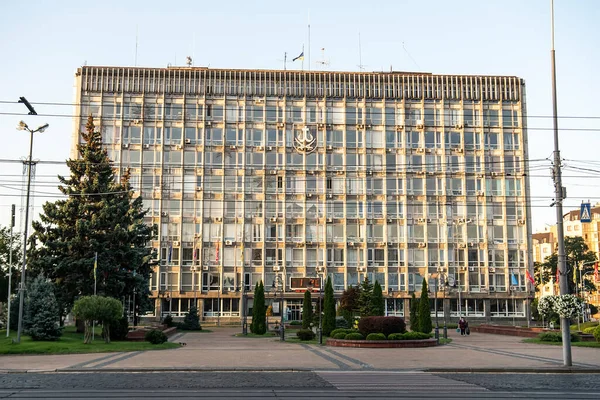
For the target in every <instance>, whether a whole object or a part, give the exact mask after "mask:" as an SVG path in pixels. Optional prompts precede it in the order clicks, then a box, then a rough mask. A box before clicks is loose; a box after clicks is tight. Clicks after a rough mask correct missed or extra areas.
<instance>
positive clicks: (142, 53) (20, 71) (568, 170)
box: [0, 0, 600, 232]
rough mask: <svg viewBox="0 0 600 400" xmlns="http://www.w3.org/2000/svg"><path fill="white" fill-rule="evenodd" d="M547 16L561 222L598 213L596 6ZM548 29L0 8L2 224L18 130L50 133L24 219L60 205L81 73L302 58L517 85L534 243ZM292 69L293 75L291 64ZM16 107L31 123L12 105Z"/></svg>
mask: <svg viewBox="0 0 600 400" xmlns="http://www.w3.org/2000/svg"><path fill="white" fill-rule="evenodd" d="M554 7H555V48H556V73H557V91H558V115H559V129H560V148H561V157H562V158H563V160H564V161H563V166H564V170H563V185H564V186H566V188H567V196H568V198H567V199H566V200H565V201H564V207H565V208H564V212H565V213H566V212H567V211H569V210H571V209H575V208H578V207H579V204H580V203H581V202H582V200H590V201H591V202H592V203H596V202H600V159H599V158H598V157H597V154H598V151H597V148H598V147H599V146H600V112H599V106H600V104H599V103H598V101H597V99H598V97H597V93H600V75H599V74H598V70H599V66H600V55H599V53H598V49H599V46H598V45H599V44H600V25H598V24H597V21H598V20H600V2H599V1H597V0H556V1H555V5H554ZM550 20H551V18H550V0H527V1H522V0H486V1H481V0H463V1H446V0H420V1H406V0H394V1H380V2H369V3H367V2H365V1H355V0H346V1H311V0H308V1H303V2H287V1H281V0H279V1H260V0H255V1H253V2H251V1H220V2H204V1H202V2H198V1H184V0H182V1H178V2H174V3H168V2H166V3H165V2H164V1H161V2H158V1H154V0H145V1H123V0H120V1H114V0H104V1H102V2H82V1H67V0H56V1H53V2H47V1H42V0H29V1H26V2H16V1H9V0H0V59H1V60H2V62H0V137H2V143H3V145H2V146H0V225H1V226H7V225H8V224H9V220H10V204H16V206H17V227H16V229H17V230H18V229H19V225H20V223H19V217H20V214H19V212H18V210H19V208H21V207H22V203H23V200H22V199H23V196H22V194H23V193H24V192H23V178H22V172H23V165H22V160H23V159H25V158H26V157H27V154H28V151H29V135H28V134H27V133H26V132H23V131H17V130H16V129H15V128H16V126H17V124H18V122H19V121H20V120H24V121H25V122H26V123H27V124H28V125H29V126H30V127H32V128H35V127H37V126H40V125H42V124H44V123H49V124H50V127H49V128H48V129H47V130H46V131H45V132H44V133H42V134H36V135H35V138H34V151H33V158H34V160H35V159H37V160H39V163H38V165H37V168H36V179H35V186H34V189H33V191H32V194H33V197H32V201H33V207H34V208H33V209H34V217H37V214H38V213H39V212H40V211H41V206H42V204H43V203H44V202H46V201H54V200H56V199H57V197H55V196H57V195H58V190H57V189H56V186H57V184H58V180H57V175H58V174H63V175H65V174H68V169H67V168H66V167H65V166H64V161H65V160H66V159H67V158H68V157H69V155H70V146H71V136H72V131H73V124H72V119H71V115H73V113H74V109H73V106H72V105H70V104H72V103H73V101H74V82H75V81H74V73H75V71H76V69H77V68H78V67H80V66H82V65H86V64H87V65H100V66H134V65H136V64H137V65H138V66H143V67H166V66H167V65H168V64H171V65H179V66H181V65H184V64H185V57H186V56H191V57H193V60H194V65H195V66H208V67H211V68H258V69H281V68H283V59H284V53H286V52H287V55H288V60H290V59H291V58H293V57H295V56H297V55H299V54H300V52H301V51H302V46H304V49H305V62H304V68H305V69H308V68H309V62H308V58H309V54H310V68H311V69H313V70H316V69H323V67H322V66H319V65H318V64H317V61H319V60H323V59H325V60H327V61H329V66H327V67H325V69H327V70H332V71H333V70H336V71H358V70H359V64H362V65H363V68H364V69H365V70H366V71H382V70H384V71H389V70H390V68H392V69H393V70H395V71H416V72H430V73H434V74H476V75H477V74H480V75H496V74H497V75H511V76H515V75H516V76H519V77H521V78H523V79H525V82H526V91H527V92H526V94H527V98H526V101H527V113H528V118H527V125H528V128H529V129H528V137H529V159H530V160H531V172H530V184H531V197H532V199H531V205H532V207H531V211H532V216H533V230H534V232H535V231H540V230H543V229H544V227H545V226H546V224H554V223H555V222H556V210H555V208H553V207H551V203H552V199H553V198H554V195H553V193H554V187H553V184H552V179H551V174H550V168H551V160H552V154H553V150H554V144H553V136H552V135H553V131H552V119H551V116H552V90H551V88H552V86H551V63H550V47H551V41H550V38H551V35H550ZM309 23H310V27H311V29H310V46H309V41H308V24H309ZM359 34H360V44H361V46H360V49H361V51H360V52H359ZM136 36H137V57H136ZM322 48H325V51H324V58H323V53H322V52H321V49H322ZM359 53H360V54H361V57H359ZM293 68H295V69H300V65H299V63H298V62H296V63H295V64H292V63H291V62H290V63H288V69H293ZM20 96H25V97H26V98H27V99H28V100H29V101H30V102H31V103H32V104H33V105H34V107H35V109H36V111H37V113H38V116H28V115H26V108H25V107H24V106H23V105H22V104H17V103H15V102H16V101H17V100H18V99H19V97H20ZM36 103H37V104H36ZM44 103H46V104H44ZM47 103H58V104H47Z"/></svg>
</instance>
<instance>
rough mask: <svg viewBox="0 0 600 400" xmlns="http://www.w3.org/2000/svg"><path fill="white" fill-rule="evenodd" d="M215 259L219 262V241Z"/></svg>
mask: <svg viewBox="0 0 600 400" xmlns="http://www.w3.org/2000/svg"><path fill="white" fill-rule="evenodd" d="M215 261H216V262H217V264H218V263H219V243H218V242H217V249H216V250H215Z"/></svg>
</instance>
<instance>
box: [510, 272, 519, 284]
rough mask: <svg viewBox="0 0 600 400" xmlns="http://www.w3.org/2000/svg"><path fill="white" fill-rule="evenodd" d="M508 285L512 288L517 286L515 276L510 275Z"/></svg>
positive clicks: (517, 282)
mask: <svg viewBox="0 0 600 400" xmlns="http://www.w3.org/2000/svg"><path fill="white" fill-rule="evenodd" d="M510 284H511V285H513V286H517V285H518V284H519V281H518V280H517V275H515V274H510Z"/></svg>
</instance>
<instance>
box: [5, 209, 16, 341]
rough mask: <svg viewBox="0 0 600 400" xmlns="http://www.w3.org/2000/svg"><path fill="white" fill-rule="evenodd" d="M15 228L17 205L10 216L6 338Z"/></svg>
mask: <svg viewBox="0 0 600 400" xmlns="http://www.w3.org/2000/svg"><path fill="white" fill-rule="evenodd" d="M14 227H15V205H14V204H13V205H12V207H11V214H10V238H9V239H8V246H9V253H8V254H9V255H8V295H7V296H6V297H7V298H6V302H7V303H8V312H7V315H6V337H9V336H10V303H12V301H11V298H10V292H11V290H12V253H13V228H14Z"/></svg>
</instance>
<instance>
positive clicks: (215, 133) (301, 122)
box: [73, 66, 532, 321]
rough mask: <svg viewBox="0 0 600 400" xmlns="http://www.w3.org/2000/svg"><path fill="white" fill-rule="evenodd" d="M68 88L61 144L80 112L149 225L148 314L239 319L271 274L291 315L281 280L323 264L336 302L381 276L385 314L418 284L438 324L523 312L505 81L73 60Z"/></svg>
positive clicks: (527, 260) (526, 234) (398, 310)
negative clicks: (74, 109) (426, 287)
mask: <svg viewBox="0 0 600 400" xmlns="http://www.w3.org/2000/svg"><path fill="white" fill-rule="evenodd" d="M76 86H77V98H76V103H77V104H80V105H81V107H80V110H79V111H80V114H81V117H80V118H79V117H78V118H77V119H76V122H75V131H76V133H75V135H74V140H73V142H74V143H73V145H75V144H76V143H77V141H78V140H79V139H78V138H79V135H78V134H77V132H78V131H79V130H81V129H82V126H83V125H84V124H85V120H86V117H87V116H88V115H89V114H92V115H93V116H94V117H95V119H96V121H97V122H96V123H97V124H98V126H101V129H102V136H103V141H104V143H105V147H106V149H107V150H108V154H109V156H110V157H111V159H112V160H114V162H115V168H117V169H118V170H119V171H120V172H119V173H122V171H123V170H124V169H126V168H129V169H130V171H131V183H132V185H133V187H134V188H135V191H136V193H137V194H138V195H141V196H142V197H143V199H144V204H145V206H146V207H147V208H148V209H149V210H150V211H149V214H148V217H147V222H148V223H154V224H157V225H158V226H159V238H158V240H156V241H155V242H153V243H152V245H153V246H154V247H156V248H157V250H158V253H159V256H160V265H159V266H158V267H157V269H156V272H155V273H154V274H153V275H152V278H151V281H150V283H149V284H150V287H151V290H152V293H153V296H154V297H155V298H156V299H157V300H156V313H158V314H165V313H169V312H170V313H172V314H175V315H182V314H183V313H184V312H186V310H188V309H189V307H190V304H192V303H193V302H194V301H195V299H197V301H198V303H199V304H198V306H199V309H200V310H201V312H202V315H203V317H205V318H212V317H215V316H217V315H220V316H221V317H231V318H239V317H240V314H241V311H240V297H241V294H240V293H241V291H243V290H244V289H246V291H251V288H253V286H254V285H255V284H256V283H257V282H259V281H261V280H262V281H264V283H265V287H266V288H267V290H270V288H271V287H272V284H273V282H274V280H275V281H277V279H276V278H275V277H276V275H277V276H280V277H281V278H283V281H284V282H285V293H284V298H285V308H284V309H285V310H286V311H287V312H288V317H290V318H292V319H298V318H300V309H301V304H302V293H300V292H296V291H294V289H300V288H293V287H290V285H291V284H292V278H293V277H315V276H317V275H318V274H320V273H323V274H325V275H326V276H328V277H330V278H331V280H332V283H333V287H334V291H335V293H336V296H339V295H340V294H341V293H342V291H343V290H344V289H345V288H347V287H348V286H351V285H357V284H358V283H359V282H361V281H362V280H363V279H364V278H365V277H367V276H368V277H369V279H370V280H372V281H374V280H377V281H379V282H380V283H381V285H382V286H383V290H384V293H385V297H386V305H387V311H388V314H390V315H401V316H402V315H405V314H406V315H407V314H408V312H407V310H408V300H407V299H408V298H409V296H410V294H411V293H412V292H420V290H421V285H422V280H423V278H426V279H429V281H430V287H431V288H434V287H436V286H437V288H438V297H439V298H440V301H439V302H438V307H437V308H438V309H439V310H440V313H441V312H442V311H443V312H444V313H445V315H446V316H447V317H452V318H454V317H458V315H459V313H462V314H463V315H466V316H468V317H470V318H474V317H476V318H485V319H488V320H490V319H491V320H496V321H498V320H500V319H501V318H510V319H511V320H512V318H513V317H515V316H516V317H522V318H524V317H525V315H526V308H527V306H526V304H527V299H528V292H527V289H526V288H527V285H526V279H525V271H526V270H527V269H528V268H529V269H531V260H532V255H531V253H530V249H531V243H530V240H531V239H530V238H531V232H530V226H531V224H530V213H529V207H528V205H529V198H528V195H529V194H528V188H529V186H528V178H527V174H526V171H527V168H528V165H527V134H526V124H525V120H524V117H523V116H524V114H525V90H524V89H525V86H524V82H523V81H522V80H521V79H519V78H516V77H508V76H457V75H432V74H426V73H404V72H389V73H386V72H374V73H355V72H322V71H320V72H317V71H311V72H306V71H265V70H231V69H207V68H195V67H189V68H183V67H182V68H113V67H91V66H87V67H83V68H80V69H79V70H78V71H77V73H76ZM531 273H532V271H531ZM436 277H439V278H443V279H438V280H437V282H439V283H441V284H438V285H436V284H435V283H436ZM294 281H295V280H294ZM444 283H446V284H444ZM271 292H272V291H271ZM417 294H418V293H417ZM250 297H251V293H250ZM272 297H273V296H272V294H268V296H267V299H268V301H269V302H270V301H272ZM431 297H434V296H433V294H432V295H431ZM442 298H443V300H442ZM442 301H443V303H444V306H443V307H442ZM251 304H252V299H251V298H250V301H249V302H248V304H247V305H248V308H251ZM278 308H279V307H274V309H275V312H276V313H277V312H278ZM433 310H434V305H433V302H432V312H433ZM440 315H443V314H440Z"/></svg>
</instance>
